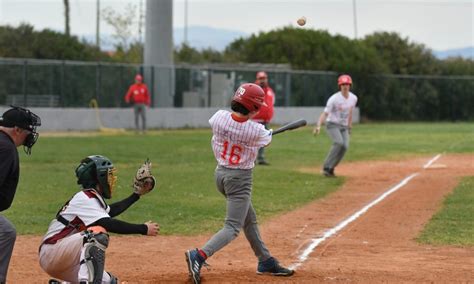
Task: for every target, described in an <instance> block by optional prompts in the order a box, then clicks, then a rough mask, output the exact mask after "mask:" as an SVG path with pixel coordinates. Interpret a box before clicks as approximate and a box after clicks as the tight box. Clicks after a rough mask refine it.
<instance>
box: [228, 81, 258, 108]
mask: <svg viewBox="0 0 474 284" xmlns="http://www.w3.org/2000/svg"><path fill="white" fill-rule="evenodd" d="M232 100H233V101H236V102H238V103H240V104H241V105H243V106H244V107H245V108H246V109H247V110H248V111H249V112H255V111H258V110H259V109H260V107H261V106H266V104H265V92H264V91H263V89H262V88H261V87H260V86H259V85H256V84H253V83H246V84H243V85H240V87H239V88H238V89H237V91H235V94H234V97H233V98H232Z"/></svg>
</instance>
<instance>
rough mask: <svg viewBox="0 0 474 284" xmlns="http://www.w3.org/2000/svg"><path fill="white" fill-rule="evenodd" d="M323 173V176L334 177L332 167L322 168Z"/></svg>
mask: <svg viewBox="0 0 474 284" xmlns="http://www.w3.org/2000/svg"><path fill="white" fill-rule="evenodd" d="M323 175H324V176H325V177H336V175H334V169H329V168H324V169H323Z"/></svg>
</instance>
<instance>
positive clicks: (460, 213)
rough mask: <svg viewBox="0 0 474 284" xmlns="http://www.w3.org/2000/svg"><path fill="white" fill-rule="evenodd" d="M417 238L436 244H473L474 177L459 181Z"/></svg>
mask: <svg viewBox="0 0 474 284" xmlns="http://www.w3.org/2000/svg"><path fill="white" fill-rule="evenodd" d="M418 240H419V241H420V242H423V243H429V244H438V245H439V244H453V245H474V177H469V178H464V179H463V180H462V181H461V183H460V184H459V185H458V187H457V188H456V189H455V190H454V192H453V193H451V194H450V195H449V196H448V197H447V198H446V200H445V201H444V204H443V208H442V209H441V210H440V211H439V212H438V213H436V214H435V215H434V216H433V218H432V219H431V221H430V223H429V224H428V225H427V226H426V227H425V229H424V231H423V232H422V234H421V235H420V237H419V238H418Z"/></svg>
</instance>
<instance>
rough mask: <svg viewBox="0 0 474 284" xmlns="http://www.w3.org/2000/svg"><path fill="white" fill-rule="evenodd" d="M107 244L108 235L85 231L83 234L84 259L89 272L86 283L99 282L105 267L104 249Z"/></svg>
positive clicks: (98, 283) (82, 262) (97, 283)
mask: <svg viewBox="0 0 474 284" xmlns="http://www.w3.org/2000/svg"><path fill="white" fill-rule="evenodd" d="M108 245H109V235H108V234H106V233H98V234H97V233H93V232H90V231H86V233H85V235H84V248H85V251H84V260H82V261H81V265H82V264H84V263H85V264H86V265H87V270H88V273H89V276H88V278H89V279H88V283H93V284H101V283H102V276H103V274H104V267H105V250H106V249H107V247H108Z"/></svg>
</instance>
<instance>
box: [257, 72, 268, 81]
mask: <svg viewBox="0 0 474 284" xmlns="http://www.w3.org/2000/svg"><path fill="white" fill-rule="evenodd" d="M267 77H268V76H267V73H265V72H264V71H260V72H257V76H256V78H257V79H261V78H267Z"/></svg>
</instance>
